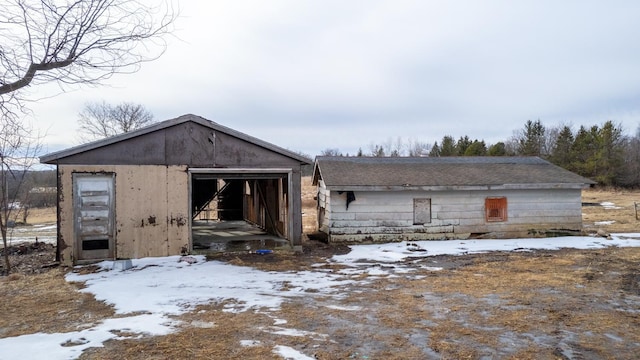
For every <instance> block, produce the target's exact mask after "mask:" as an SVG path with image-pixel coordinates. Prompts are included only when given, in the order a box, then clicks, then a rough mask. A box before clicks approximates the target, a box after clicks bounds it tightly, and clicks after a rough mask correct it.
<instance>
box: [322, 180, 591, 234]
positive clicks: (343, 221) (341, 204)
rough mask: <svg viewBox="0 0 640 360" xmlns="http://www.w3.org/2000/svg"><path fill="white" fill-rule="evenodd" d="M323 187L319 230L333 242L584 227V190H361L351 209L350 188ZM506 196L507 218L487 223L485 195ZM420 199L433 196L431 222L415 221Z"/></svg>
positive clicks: (357, 193) (356, 195) (356, 193)
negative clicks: (416, 201)
mask: <svg viewBox="0 0 640 360" xmlns="http://www.w3.org/2000/svg"><path fill="white" fill-rule="evenodd" d="M318 189H319V194H318V202H319V207H323V205H324V208H325V212H324V218H323V219H319V225H320V226H319V229H320V230H321V231H324V232H327V233H328V234H329V235H330V241H341V242H343V241H344V242H350V241H390V240H396V241H397V240H419V239H438V238H439V239H447V238H465V237H468V236H470V235H471V234H472V233H494V234H496V236H499V235H500V234H502V233H504V234H507V233H516V232H518V233H522V232H525V233H526V232H528V231H530V230H548V229H566V230H579V229H581V227H582V213H581V199H580V196H581V190H580V189H539V190H538V189H536V190H500V191H392V192H389V191H387V192H383V191H376V192H374V191H369V192H364V191H361V192H358V191H356V192H355V197H356V200H355V201H353V202H351V203H350V204H349V208H348V209H347V207H346V193H342V194H338V192H336V191H329V190H327V189H326V187H325V186H324V184H323V183H322V182H320V183H319V187H318ZM502 196H504V197H506V198H507V211H508V214H507V221H504V222H487V221H486V219H485V209H484V206H485V199H486V198H487V197H502ZM414 199H431V223H425V224H423V225H414V224H413V222H414V214H413V200H414Z"/></svg>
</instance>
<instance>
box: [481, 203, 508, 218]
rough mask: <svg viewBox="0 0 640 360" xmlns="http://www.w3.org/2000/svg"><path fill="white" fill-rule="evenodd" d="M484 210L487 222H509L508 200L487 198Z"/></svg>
mask: <svg viewBox="0 0 640 360" xmlns="http://www.w3.org/2000/svg"><path fill="white" fill-rule="evenodd" d="M484 210H485V218H486V220H487V222H497V221H507V198H506V197H499V198H486V199H485V200H484Z"/></svg>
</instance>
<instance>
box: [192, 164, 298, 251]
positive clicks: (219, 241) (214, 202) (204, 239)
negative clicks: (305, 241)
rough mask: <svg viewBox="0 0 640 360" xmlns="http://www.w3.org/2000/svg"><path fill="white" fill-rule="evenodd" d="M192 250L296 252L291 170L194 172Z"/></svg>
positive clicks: (214, 170) (205, 170) (206, 170)
mask: <svg viewBox="0 0 640 360" xmlns="http://www.w3.org/2000/svg"><path fill="white" fill-rule="evenodd" d="M189 173H190V184H191V185H190V200H191V204H190V209H191V210H190V211H191V248H192V249H191V250H192V251H194V252H198V251H203V252H206V251H214V252H233V251H256V250H272V249H277V248H290V247H291V246H292V244H291V241H290V234H291V233H292V228H291V226H292V223H293V221H292V218H291V215H292V213H291V199H290V194H291V171H289V170H287V169H190V170H189Z"/></svg>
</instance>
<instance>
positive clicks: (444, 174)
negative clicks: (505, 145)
mask: <svg viewBox="0 0 640 360" xmlns="http://www.w3.org/2000/svg"><path fill="white" fill-rule="evenodd" d="M316 171H319V172H320V175H321V177H322V179H323V180H324V182H325V184H326V185H327V186H333V187H336V186H486V185H505V184H528V185H531V184H579V185H585V184H593V183H594V182H593V181H591V180H589V179H587V178H584V177H582V176H579V175H577V174H574V173H572V172H570V171H568V170H565V169H563V168H561V167H558V166H556V165H553V164H551V163H549V162H548V161H545V160H543V159H540V158H538V157H477V156H474V157H419V158H407V157H330V156H322V157H317V158H316ZM316 175H317V174H316Z"/></svg>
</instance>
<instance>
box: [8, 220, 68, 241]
mask: <svg viewBox="0 0 640 360" xmlns="http://www.w3.org/2000/svg"><path fill="white" fill-rule="evenodd" d="M56 229H57V225H56V224H55V223H54V224H39V225H33V226H18V227H15V228H9V229H8V234H7V235H8V239H7V240H8V241H7V242H8V244H9V246H12V245H20V244H22V243H26V242H28V243H31V242H33V241H35V239H36V238H37V239H38V241H40V242H44V243H48V244H54V245H55V243H56ZM0 242H1V241H0ZM0 246H1V245H0Z"/></svg>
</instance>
